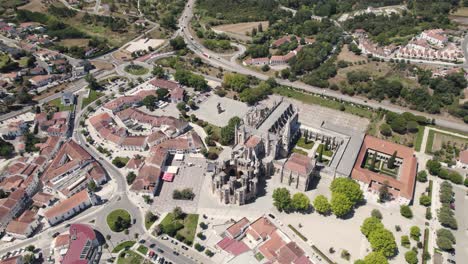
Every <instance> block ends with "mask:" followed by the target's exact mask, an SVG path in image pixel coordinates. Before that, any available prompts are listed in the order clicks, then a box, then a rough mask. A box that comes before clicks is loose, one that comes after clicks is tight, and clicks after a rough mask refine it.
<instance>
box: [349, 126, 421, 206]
mask: <svg viewBox="0 0 468 264" xmlns="http://www.w3.org/2000/svg"><path fill="white" fill-rule="evenodd" d="M394 153H395V154H396V159H395V167H396V168H395V169H389V168H388V166H387V162H388V160H389V159H390V157H391V156H392V155H393V154H394ZM375 155H376V158H375V159H376V161H377V162H376V163H377V165H375V166H377V169H374V170H371V169H370V168H369V162H372V160H373V157H374V156H375ZM417 168H418V162H417V160H416V157H415V156H414V150H413V149H412V148H409V147H406V146H403V145H399V144H396V143H392V142H389V141H385V140H382V139H379V138H376V137H372V136H369V135H367V136H366V137H365V138H364V141H363V143H362V146H361V149H360V151H359V155H358V158H357V160H356V162H355V164H354V168H353V171H352V173H351V177H352V178H353V179H355V180H357V181H359V182H362V183H363V184H365V185H366V188H367V190H368V191H369V192H371V193H376V194H377V193H378V192H379V190H380V188H381V187H382V186H383V185H387V187H388V190H389V193H390V194H391V196H392V198H393V199H395V200H396V201H397V202H398V203H400V204H409V203H410V202H411V201H412V200H413V197H414V188H415V183H416V173H417Z"/></svg>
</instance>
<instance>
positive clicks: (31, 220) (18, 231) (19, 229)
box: [6, 210, 39, 239]
mask: <svg viewBox="0 0 468 264" xmlns="http://www.w3.org/2000/svg"><path fill="white" fill-rule="evenodd" d="M38 227H39V218H38V216H37V215H36V213H35V212H33V211H30V210H26V211H25V212H24V213H23V214H22V215H21V216H20V217H18V219H16V220H12V221H11V222H10V223H9V224H8V225H7V227H6V232H7V234H9V235H10V236H13V237H15V238H18V239H26V238H28V237H30V236H32V234H33V233H34V232H35V231H36V230H37V228H38Z"/></svg>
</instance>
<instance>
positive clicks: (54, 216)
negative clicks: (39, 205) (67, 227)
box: [44, 190, 95, 226]
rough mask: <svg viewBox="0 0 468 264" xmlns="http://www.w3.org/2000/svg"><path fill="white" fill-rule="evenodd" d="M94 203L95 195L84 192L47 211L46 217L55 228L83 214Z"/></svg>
mask: <svg viewBox="0 0 468 264" xmlns="http://www.w3.org/2000/svg"><path fill="white" fill-rule="evenodd" d="M94 203H95V197H94V195H93V194H90V193H88V191H87V190H82V191H80V192H79V193H76V194H74V195H72V196H71V197H69V198H67V199H65V200H63V201H61V202H59V203H58V204H56V205H55V206H53V207H52V208H50V209H49V210H47V211H45V212H44V217H45V218H46V220H47V221H48V223H49V224H50V225H51V226H53V225H56V224H58V223H60V222H62V221H64V220H67V219H69V218H72V217H73V216H75V215H76V214H79V213H81V212H82V211H84V210H86V209H88V208H89V207H91V206H92V205H93V204H94Z"/></svg>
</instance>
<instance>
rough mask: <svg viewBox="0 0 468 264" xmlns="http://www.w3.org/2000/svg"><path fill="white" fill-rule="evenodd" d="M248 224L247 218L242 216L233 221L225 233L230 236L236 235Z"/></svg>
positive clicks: (234, 236)
mask: <svg viewBox="0 0 468 264" xmlns="http://www.w3.org/2000/svg"><path fill="white" fill-rule="evenodd" d="M249 225H250V221H249V220H248V219H247V218H245V217H244V218H242V219H241V220H239V221H237V222H235V223H234V224H232V225H231V226H230V227H228V228H227V229H226V233H227V234H228V235H229V236H230V237H231V238H236V237H238V236H239V235H240V234H241V233H242V232H243V231H244V230H245V229H246V228H247V227H248V226H249Z"/></svg>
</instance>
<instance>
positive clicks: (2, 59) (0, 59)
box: [0, 53, 10, 68]
mask: <svg viewBox="0 0 468 264" xmlns="http://www.w3.org/2000/svg"><path fill="white" fill-rule="evenodd" d="M9 61H10V56H8V54H5V53H0V68H1V67H3V66H5V64H7V63H8V62H9Z"/></svg>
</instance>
